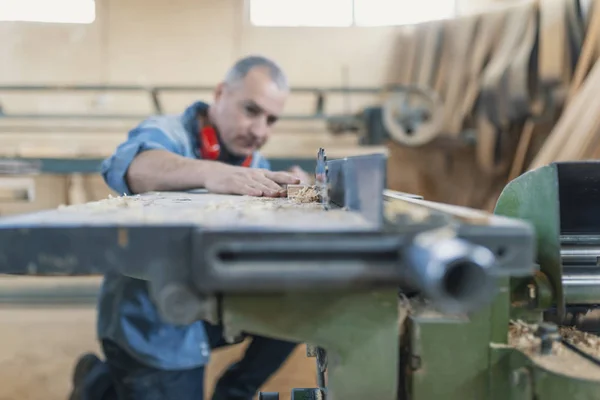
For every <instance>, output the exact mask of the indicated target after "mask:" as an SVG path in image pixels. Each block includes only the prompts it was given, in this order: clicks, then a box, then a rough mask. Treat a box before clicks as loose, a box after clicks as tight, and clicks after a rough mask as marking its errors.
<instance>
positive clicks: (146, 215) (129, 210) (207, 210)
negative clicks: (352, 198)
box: [21, 190, 374, 231]
mask: <svg viewBox="0 0 600 400" xmlns="http://www.w3.org/2000/svg"><path fill="white" fill-rule="evenodd" d="M314 198H315V196H314V192H312V191H311V190H306V191H305V194H304V195H303V196H302V198H301V199H295V198H287V197H280V198H268V197H252V196H232V195H217V194H210V193H185V192H160V193H151V194H144V195H135V196H119V197H112V196H111V197H109V198H108V199H104V200H100V201H96V202H89V203H85V204H78V205H70V206H66V207H62V208H60V209H59V210H57V211H54V212H50V213H45V214H44V215H42V216H36V218H35V221H36V223H37V224H42V225H43V224H72V223H78V224H81V223H84V224H86V225H103V226H106V225H111V226H112V225H116V226H120V225H129V224H132V223H136V224H137V223H140V224H146V225H147V224H160V225H165V226H166V225H181V224H186V225H187V224H190V223H191V224H197V225H202V226H206V227H232V228H233V227H235V228H241V227H258V228H260V229H272V228H276V229H285V230H305V229H317V230H326V231H331V230H339V229H344V230H353V229H364V228H369V229H370V228H374V226H373V224H372V223H371V222H369V221H368V220H366V219H365V218H364V217H363V216H362V215H361V214H360V213H357V212H352V211H348V210H345V209H335V210H328V211H327V210H324V209H323V206H322V205H321V204H320V203H319V202H314V201H309V200H312V199H314ZM32 218H33V217H32ZM21 222H23V221H22V220H21Z"/></svg>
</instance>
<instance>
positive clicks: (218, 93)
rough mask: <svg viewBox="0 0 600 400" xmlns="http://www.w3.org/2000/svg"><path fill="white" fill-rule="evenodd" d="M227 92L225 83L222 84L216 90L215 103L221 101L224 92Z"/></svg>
mask: <svg viewBox="0 0 600 400" xmlns="http://www.w3.org/2000/svg"><path fill="white" fill-rule="evenodd" d="M224 91H225V82H221V83H219V84H218V85H217V87H216V88H215V101H217V100H219V99H220V98H221V96H223V92H224Z"/></svg>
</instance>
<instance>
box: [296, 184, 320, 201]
mask: <svg viewBox="0 0 600 400" xmlns="http://www.w3.org/2000/svg"><path fill="white" fill-rule="evenodd" d="M293 200H294V201H296V202H297V203H315V202H318V201H319V192H318V191H317V188H316V187H314V186H306V187H303V188H302V189H300V190H299V191H298V193H297V194H296V195H295V196H294V197H293Z"/></svg>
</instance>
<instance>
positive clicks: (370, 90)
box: [0, 84, 410, 121]
mask: <svg viewBox="0 0 600 400" xmlns="http://www.w3.org/2000/svg"><path fill="white" fill-rule="evenodd" d="M408 89H410V87H409V86H403V85H387V86H383V87H294V88H292V89H291V93H292V94H313V95H314V96H315V105H314V112H313V113H312V114H284V115H282V117H281V119H282V120H288V121H318V120H326V119H328V117H329V116H328V115H327V114H326V113H325V103H326V96H327V95H331V94H341V95H343V96H349V95H356V94H372V95H377V94H382V95H383V94H385V93H391V92H392V93H393V92H404V91H406V90H408ZM213 90H214V87H211V86H193V85H158V86H144V85H24V84H23V85H0V120H1V119H28V120H34V119H85V120H118V119H123V120H130V119H142V118H146V117H147V116H148V115H142V114H125V113H124V114H91V113H87V114H83V113H81V114H71V113H67V114H60V113H56V114H55V113H52V114H39V113H9V112H7V111H6V110H3V108H4V107H2V103H1V101H2V98H1V96H2V94H3V93H11V92H12V93H15V92H17V93H32V92H46V93H64V92H104V93H106V92H128V93H131V92H140V93H146V94H147V95H148V96H149V97H150V100H151V104H152V112H153V113H154V114H163V113H164V110H165V107H164V103H163V99H162V98H161V94H164V93H167V92H171V93H177V92H179V93H185V92H212V91H213Z"/></svg>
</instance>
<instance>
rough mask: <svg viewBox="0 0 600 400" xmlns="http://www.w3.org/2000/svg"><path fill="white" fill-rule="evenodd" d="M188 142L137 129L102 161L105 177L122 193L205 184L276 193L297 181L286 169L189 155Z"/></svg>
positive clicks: (236, 190) (245, 192)
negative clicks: (265, 167) (244, 165)
mask: <svg viewBox="0 0 600 400" xmlns="http://www.w3.org/2000/svg"><path fill="white" fill-rule="evenodd" d="M185 146H186V144H185V143H179V142H178V141H177V140H176V139H175V138H173V137H172V136H170V135H168V134H167V133H165V132H163V131H161V130H159V129H156V128H151V129H136V130H133V131H132V132H130V134H129V138H128V140H127V141H126V142H125V143H123V144H121V145H120V146H119V147H118V148H117V151H116V152H115V153H114V154H113V155H112V156H111V157H110V158H109V159H107V160H106V161H105V162H104V163H103V164H102V175H103V176H104V179H105V181H106V182H107V184H108V185H109V186H110V187H111V188H112V189H113V190H115V191H116V192H118V193H122V194H135V193H143V192H148V191H160V190H188V189H196V188H206V189H208V190H210V191H211V192H213V193H222V194H241V195H249V196H270V197H276V196H281V195H283V194H284V193H285V191H284V190H283V188H282V187H281V186H280V185H283V184H294V183H298V182H299V179H298V178H296V177H294V176H293V175H292V174H289V173H285V172H270V171H267V170H264V169H251V168H244V167H235V166H231V165H227V164H224V163H221V162H217V161H209V160H197V159H192V158H188V157H185V156H183V155H182V154H185Z"/></svg>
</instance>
